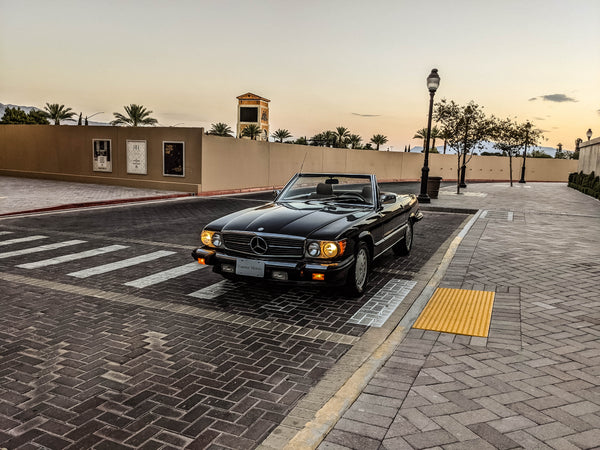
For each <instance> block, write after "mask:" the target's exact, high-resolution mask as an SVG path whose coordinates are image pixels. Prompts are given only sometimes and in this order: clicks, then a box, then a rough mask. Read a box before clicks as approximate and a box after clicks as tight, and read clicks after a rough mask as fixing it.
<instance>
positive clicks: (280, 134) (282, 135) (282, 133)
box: [271, 128, 292, 142]
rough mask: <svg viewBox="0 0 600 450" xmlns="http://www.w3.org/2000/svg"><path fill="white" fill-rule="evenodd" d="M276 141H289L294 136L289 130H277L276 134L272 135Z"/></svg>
mask: <svg viewBox="0 0 600 450" xmlns="http://www.w3.org/2000/svg"><path fill="white" fill-rule="evenodd" d="M271 136H272V137H273V138H274V139H278V140H279V142H283V140H284V139H289V138H291V137H292V134H291V133H290V132H289V130H285V129H281V128H279V129H278V130H275V132H274V133H273V134H272V135H271Z"/></svg>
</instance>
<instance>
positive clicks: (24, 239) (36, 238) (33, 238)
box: [0, 235, 48, 245]
mask: <svg viewBox="0 0 600 450" xmlns="http://www.w3.org/2000/svg"><path fill="white" fill-rule="evenodd" d="M47 237H48V236H41V235H35V236H27V237H22V238H15V239H9V240H7V241H0V245H11V244H20V243H21V242H31V241H39V240H40V239H46V238H47Z"/></svg>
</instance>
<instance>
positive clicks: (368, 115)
mask: <svg viewBox="0 0 600 450" xmlns="http://www.w3.org/2000/svg"><path fill="white" fill-rule="evenodd" d="M352 114H354V115H355V116H360V117H380V116H381V114H359V113H352Z"/></svg>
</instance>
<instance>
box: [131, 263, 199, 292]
mask: <svg viewBox="0 0 600 450" xmlns="http://www.w3.org/2000/svg"><path fill="white" fill-rule="evenodd" d="M205 267H207V266H203V265H202V264H198V263H197V262H193V263H190V264H186V265H184V266H179V267H175V268H173V269H169V270H164V271H162V272H158V273H155V274H154V275H148V276H147V277H144V278H138V279H137V280H133V281H129V282H128V283H125V286H131V287H136V288H145V287H148V286H152V285H154V284H158V283H162V282H163V281H167V280H170V279H172V278H177V277H180V276H182V275H186V274H188V273H191V272H195V271H196V270H200V269H204V268H205Z"/></svg>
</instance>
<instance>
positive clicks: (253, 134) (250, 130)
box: [242, 123, 262, 141]
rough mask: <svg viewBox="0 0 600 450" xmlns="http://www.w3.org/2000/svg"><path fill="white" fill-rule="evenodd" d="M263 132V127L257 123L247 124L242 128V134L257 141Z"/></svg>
mask: <svg viewBox="0 0 600 450" xmlns="http://www.w3.org/2000/svg"><path fill="white" fill-rule="evenodd" d="M261 133H262V129H261V128H260V126H258V125H256V124H255V123H251V124H250V125H247V126H246V127H245V128H244V129H243V130H242V136H244V137H249V138H250V139H252V140H253V141H255V140H256V138H257V137H258V136H260V134H261Z"/></svg>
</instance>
